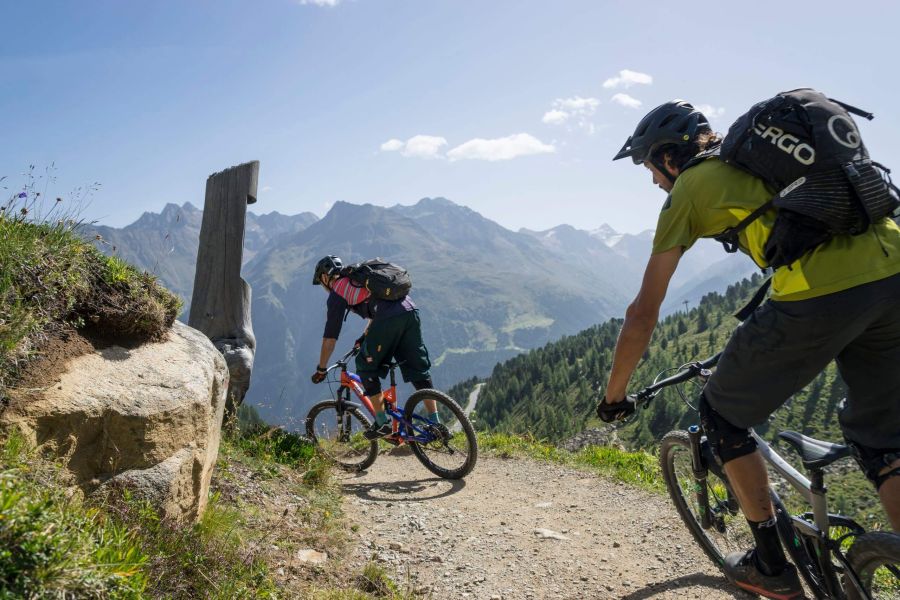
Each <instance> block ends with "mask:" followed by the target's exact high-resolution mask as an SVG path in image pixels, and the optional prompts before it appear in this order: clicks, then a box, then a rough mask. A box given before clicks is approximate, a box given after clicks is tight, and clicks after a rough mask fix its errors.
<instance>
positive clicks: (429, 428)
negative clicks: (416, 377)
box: [404, 390, 478, 479]
mask: <svg viewBox="0 0 900 600" xmlns="http://www.w3.org/2000/svg"><path fill="white" fill-rule="evenodd" d="M426 400H433V401H434V402H435V404H436V405H437V412H438V414H439V415H440V423H437V422H435V421H434V420H432V419H431V418H430V415H429V412H430V411H429V410H428V408H427V407H426V404H425V402H426ZM404 418H405V419H406V420H407V421H408V422H409V423H411V424H412V425H413V426H414V427H416V428H418V429H420V430H422V432H424V433H420V432H418V431H413V432H407V433H408V434H409V435H416V436H423V435H424V436H427V437H428V438H430V439H429V441H428V442H414V441H410V442H409V447H410V448H411V449H412V451H413V453H414V454H415V455H416V458H418V459H419V461H421V463H422V464H423V465H425V468H426V469H428V470H429V471H431V472H432V473H434V474H435V475H438V476H439V477H443V478H444V479H461V478H463V477H465V476H466V475H468V474H469V473H470V472H471V471H472V469H473V468H474V467H475V461H477V460H478V443H477V441H476V439H475V430H474V428H473V427H472V423H470V422H469V419H468V417H466V415H465V413H464V412H463V410H462V409H461V408H460V407H459V404H457V403H456V401H455V400H453V399H452V398H450V397H449V396H447V395H446V394H443V393H441V392H439V391H437V390H419V391H418V392H416V393H414V394H413V395H412V396H410V397H409V400H407V402H406V408H405V409H404Z"/></svg>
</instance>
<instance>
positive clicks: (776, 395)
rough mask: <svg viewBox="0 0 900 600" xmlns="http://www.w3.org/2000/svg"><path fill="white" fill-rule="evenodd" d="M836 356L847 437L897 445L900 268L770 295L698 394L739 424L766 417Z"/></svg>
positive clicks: (864, 442) (866, 443)
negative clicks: (785, 296) (784, 297)
mask: <svg viewBox="0 0 900 600" xmlns="http://www.w3.org/2000/svg"><path fill="white" fill-rule="evenodd" d="M832 360H835V361H836V362H837V367H838V370H839V371H840V374H841V377H843V379H844V381H845V382H846V383H847V388H848V392H847V402H846V404H845V405H844V407H843V409H842V410H841V411H840V413H839V415H838V420H839V422H840V425H841V429H842V431H843V432H844V436H845V437H846V438H847V440H849V441H852V442H856V443H858V444H861V445H863V446H866V447H869V448H900V275H895V276H892V277H888V278H886V279H881V280H879V281H875V282H872V283H867V284H865V285H860V286H857V287H854V288H850V289H849V290H844V291H842V292H837V293H834V294H829V295H827V296H821V297H818V298H810V299H809V300H798V301H794V302H778V301H773V300H769V301H768V302H766V303H765V304H763V305H762V306H760V307H759V308H758V309H756V311H754V312H753V314H752V315H751V316H750V317H749V318H748V319H747V320H746V321H744V322H743V323H742V324H741V325H740V326H739V327H738V328H737V330H736V331H735V332H734V334H733V335H732V336H731V339H730V340H729V341H728V344H727V345H726V346H725V350H724V352H723V353H722V357H721V359H720V360H719V364H718V366H717V368H716V370H715V372H714V373H713V375H712V376H711V377H710V379H709V381H708V382H707V384H706V387H705V389H704V393H705V394H706V398H707V401H708V402H709V404H710V406H712V407H713V408H714V409H715V410H716V412H718V413H719V414H720V415H721V416H722V417H724V418H725V419H726V420H727V421H728V422H730V423H732V424H733V425H736V426H738V427H742V428H748V427H753V426H755V425H759V424H760V423H762V422H764V421H765V420H766V419H767V418H768V416H769V415H771V414H772V413H773V412H774V411H775V410H776V409H777V408H778V407H780V406H781V405H782V404H784V402H785V401H787V399H788V398H790V396H791V395H792V394H794V393H796V392H798V391H799V390H800V389H802V388H803V387H804V386H806V385H807V384H808V383H810V382H811V381H812V380H813V378H815V376H816V375H818V374H819V373H820V372H822V371H823V370H824V369H825V367H826V366H828V363H829V362H831V361H832Z"/></svg>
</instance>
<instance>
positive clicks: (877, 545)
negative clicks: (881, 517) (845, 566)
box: [844, 531, 900, 600]
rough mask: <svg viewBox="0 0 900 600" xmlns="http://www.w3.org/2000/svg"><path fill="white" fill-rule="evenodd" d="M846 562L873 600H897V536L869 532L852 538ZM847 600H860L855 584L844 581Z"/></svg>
mask: <svg viewBox="0 0 900 600" xmlns="http://www.w3.org/2000/svg"><path fill="white" fill-rule="evenodd" d="M847 562H848V563H850V568H851V569H852V570H853V572H854V573H856V576H857V578H858V579H859V581H860V582H861V583H862V586H863V588H864V589H865V592H866V593H867V594H868V597H869V598H872V599H873V600H882V599H885V598H893V599H894V600H896V599H897V598H900V535H897V534H895V533H887V532H883V531H873V532H870V533H866V534H864V535H861V536H859V537H858V538H856V541H854V542H853V545H852V546H851V547H850V551H849V552H848V553H847ZM844 588H845V590H846V593H847V598H848V600H862V599H863V598H865V597H866V596H864V595H863V594H862V593H860V590H859V589H858V588H857V587H856V585H855V584H854V583H853V582H852V581H849V578H847V577H845V578H844Z"/></svg>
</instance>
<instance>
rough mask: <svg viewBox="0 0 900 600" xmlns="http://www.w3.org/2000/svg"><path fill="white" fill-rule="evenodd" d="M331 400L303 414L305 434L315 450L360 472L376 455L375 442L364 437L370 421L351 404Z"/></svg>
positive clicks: (345, 467)
mask: <svg viewBox="0 0 900 600" xmlns="http://www.w3.org/2000/svg"><path fill="white" fill-rule="evenodd" d="M341 408H342V410H341V411H340V412H339V411H338V404H337V402H335V401H334V400H326V401H324V402H319V403H318V404H316V405H315V406H313V407H312V408H311V409H310V410H309V414H307V415H306V435H307V437H309V438H310V439H311V440H313V441H314V442H315V443H316V445H317V446H318V448H319V450H320V451H321V452H322V454H324V455H325V456H327V457H328V458H330V459H331V460H333V461H334V462H336V463H337V464H338V465H340V466H341V467H342V468H344V469H346V470H347V471H363V470H365V469H367V468H369V467H370V466H371V465H372V463H373V462H375V459H376V458H378V441H377V440H367V439H366V438H365V436H363V431H365V430H366V429H368V428H369V426H370V425H371V423H370V422H369V419H367V418H366V415H364V414H363V412H362V411H361V410H359V409H358V408H356V407H355V406H349V405H346V404H342V407H341Z"/></svg>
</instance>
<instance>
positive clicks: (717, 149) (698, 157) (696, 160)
mask: <svg viewBox="0 0 900 600" xmlns="http://www.w3.org/2000/svg"><path fill="white" fill-rule="evenodd" d="M721 152H722V142H719V143H717V144H715V145H713V146H711V147H709V148H707V149H706V150H704V151H703V152H698V153H697V154H695V155H694V157H693V158H691V159H690V160H688V161H687V162H686V163H684V164H683V165H682V166H681V168H680V169H679V170H678V171H679V174H681V173H683V172H684V171H686V170H688V169H690V168H691V167H696V166H697V165H699V164H700V163H702V162H703V161H705V160H706V159H707V158H712V157H713V156H719V154H720V153H721Z"/></svg>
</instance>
